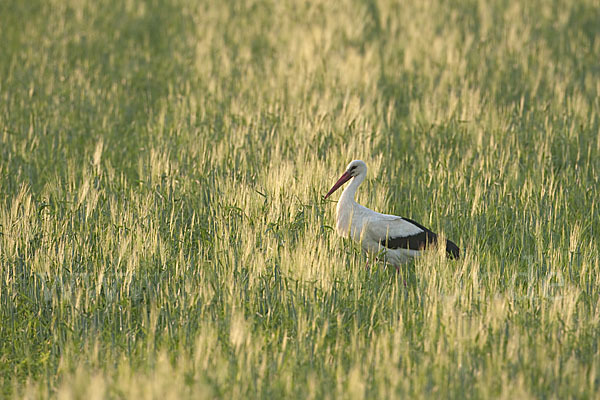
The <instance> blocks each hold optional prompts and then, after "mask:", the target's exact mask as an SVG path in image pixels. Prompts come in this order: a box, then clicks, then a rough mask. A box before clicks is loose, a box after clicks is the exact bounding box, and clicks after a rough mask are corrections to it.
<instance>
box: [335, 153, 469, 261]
mask: <svg viewBox="0 0 600 400" xmlns="http://www.w3.org/2000/svg"><path fill="white" fill-rule="evenodd" d="M366 176H367V165H366V164H365V163H364V162H363V161H361V160H354V161H352V162H351V163H350V164H348V168H347V169H346V171H345V172H344V173H343V174H342V176H341V177H340V179H339V180H338V181H337V182H336V183H335V185H333V187H332V188H331V190H330V191H329V192H328V193H327V195H326V196H325V198H327V197H329V196H330V195H331V194H332V193H333V192H335V191H336V190H337V189H338V188H339V187H340V186H342V185H343V184H344V183H345V182H347V181H348V180H350V179H352V181H351V182H350V184H349V185H348V187H346V189H344V191H343V193H342V195H341V196H340V200H339V202H338V205H337V213H336V214H337V218H336V228H337V231H338V233H339V234H340V235H341V236H343V237H350V238H352V239H353V240H355V241H357V242H359V243H360V244H361V246H362V248H363V250H365V251H366V252H367V253H368V254H371V255H375V254H379V253H380V252H381V251H382V250H385V252H384V253H385V254H384V257H385V261H386V262H388V263H390V264H392V265H394V266H396V267H398V266H399V265H400V264H403V263H405V262H407V261H409V260H411V259H412V258H414V257H417V256H419V255H420V254H422V252H423V251H424V250H425V249H426V248H427V247H428V246H429V245H431V244H434V243H437V235H436V234H435V233H433V232H432V231H430V230H429V229H427V228H425V227H424V226H422V225H420V224H418V223H417V222H415V221H412V220H410V219H408V218H402V217H397V216H395V215H389V214H381V213H378V212H375V211H373V210H370V209H368V208H366V207H364V206H361V205H360V204H358V203H357V202H356V201H355V200H354V197H355V195H356V190H357V189H358V187H359V186H360V184H361V183H362V182H363V181H364V179H365V177H366ZM446 252H447V255H448V257H451V258H458V257H459V249H458V247H457V246H456V244H454V243H453V242H451V241H449V240H448V241H446Z"/></svg>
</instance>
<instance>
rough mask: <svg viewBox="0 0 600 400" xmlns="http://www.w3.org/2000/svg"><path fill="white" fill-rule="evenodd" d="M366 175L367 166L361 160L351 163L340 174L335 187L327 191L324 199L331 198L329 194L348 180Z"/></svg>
mask: <svg viewBox="0 0 600 400" xmlns="http://www.w3.org/2000/svg"><path fill="white" fill-rule="evenodd" d="M366 175H367V164H365V162H364V161H362V160H354V161H352V162H351V163H350V164H348V167H346V171H345V172H344V173H343V174H342V176H340V179H338V181H337V182H336V183H335V185H333V187H332V188H331V190H329V192H327V194H326V195H325V198H328V197H329V196H331V194H332V193H333V192H335V191H336V190H338V188H339V187H340V186H342V185H343V184H344V183H346V182H348V181H349V180H350V179H352V178H354V177H357V176H366ZM361 181H362V180H361Z"/></svg>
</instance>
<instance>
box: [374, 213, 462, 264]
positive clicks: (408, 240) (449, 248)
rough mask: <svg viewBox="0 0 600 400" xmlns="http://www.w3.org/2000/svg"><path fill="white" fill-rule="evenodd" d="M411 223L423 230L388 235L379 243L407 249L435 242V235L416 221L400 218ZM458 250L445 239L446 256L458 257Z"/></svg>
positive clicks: (420, 247)
mask: <svg viewBox="0 0 600 400" xmlns="http://www.w3.org/2000/svg"><path fill="white" fill-rule="evenodd" d="M402 219H403V220H405V221H408V222H410V223H411V224H413V225H416V226H418V227H419V228H421V229H422V230H423V232H419V233H417V234H415V235H410V236H397V237H388V238H385V239H382V240H381V242H380V243H381V245H382V246H385V247H387V248H388V249H408V250H423V249H425V248H427V247H429V246H430V245H431V244H435V243H437V235H436V234H435V233H433V232H432V231H430V230H429V229H427V228H425V227H424V226H423V225H421V224H419V223H418V222H415V221H413V220H412V219H409V218H402ZM459 255H460V250H459V248H458V246H457V245H456V244H454V242H452V241H450V240H446V256H447V257H448V258H459Z"/></svg>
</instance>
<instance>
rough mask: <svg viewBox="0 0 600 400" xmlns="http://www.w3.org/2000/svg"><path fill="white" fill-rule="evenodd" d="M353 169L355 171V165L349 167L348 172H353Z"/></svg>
mask: <svg viewBox="0 0 600 400" xmlns="http://www.w3.org/2000/svg"><path fill="white" fill-rule="evenodd" d="M354 171H356V165H353V166H352V167H350V173H354Z"/></svg>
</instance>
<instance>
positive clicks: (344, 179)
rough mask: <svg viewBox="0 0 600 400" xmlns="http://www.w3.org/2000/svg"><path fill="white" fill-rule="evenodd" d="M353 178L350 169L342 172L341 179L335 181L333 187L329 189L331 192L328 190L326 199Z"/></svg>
mask: <svg viewBox="0 0 600 400" xmlns="http://www.w3.org/2000/svg"><path fill="white" fill-rule="evenodd" d="M351 178H352V175H350V173H349V172H348V171H346V172H344V173H343V174H342V176H340V179H338V181H337V182H336V183H335V185H333V187H332V188H331V189H330V190H329V192H327V194H326V195H325V199H326V198H328V197H329V196H331V194H332V193H333V192H335V191H336V190H338V189H339V187H340V186H342V185H343V184H344V183H346V182H348V181H349V180H350V179H351Z"/></svg>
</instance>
